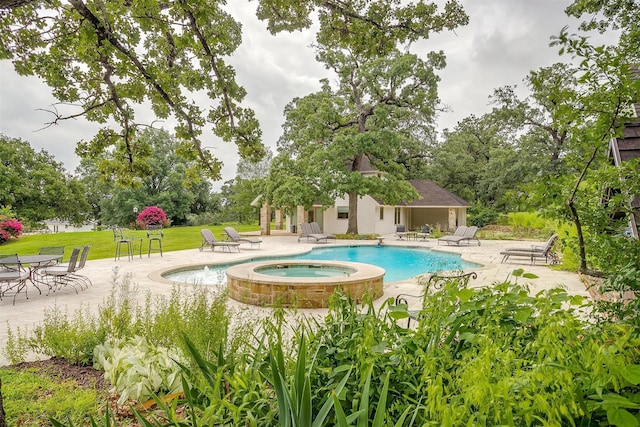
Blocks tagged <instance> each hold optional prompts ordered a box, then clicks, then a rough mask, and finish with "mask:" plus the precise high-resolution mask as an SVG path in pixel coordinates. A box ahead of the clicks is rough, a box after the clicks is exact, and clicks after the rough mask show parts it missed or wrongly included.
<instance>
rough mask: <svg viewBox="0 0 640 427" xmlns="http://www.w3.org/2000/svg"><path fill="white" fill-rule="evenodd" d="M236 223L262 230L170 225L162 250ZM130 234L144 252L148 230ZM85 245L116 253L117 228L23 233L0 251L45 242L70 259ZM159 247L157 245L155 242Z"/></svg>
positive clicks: (28, 250) (94, 251)
mask: <svg viewBox="0 0 640 427" xmlns="http://www.w3.org/2000/svg"><path fill="white" fill-rule="evenodd" d="M226 226H232V227H234V228H235V229H236V230H238V231H239V232H240V233H244V232H250V231H258V230H259V229H260V228H259V226H258V225H257V224H247V225H238V224H222V225H197V226H192V227H169V228H165V229H164V230H163V232H164V238H163V239H162V250H163V251H164V252H171V251H180V250H183V249H194V248H198V247H200V244H201V243H202V237H201V236H200V230H201V229H203V228H209V229H210V230H211V231H212V232H213V234H215V236H216V238H217V239H221V236H222V232H223V229H224V227H226ZM125 234H126V235H129V234H130V235H133V236H134V237H141V238H142V245H143V246H142V252H146V245H147V244H148V241H147V238H146V237H147V234H146V231H145V230H128V231H127V232H126V233H125ZM84 245H92V247H91V250H90V251H89V259H90V260H92V259H103V258H111V257H113V256H114V253H115V243H114V241H113V231H111V230H110V229H109V230H103V231H84V232H73V233H55V234H32V235H22V236H20V237H19V238H18V239H12V240H10V241H8V242H7V243H5V244H3V245H2V246H0V254H20V255H35V254H37V253H38V251H39V250H40V248H41V247H43V246H64V247H65V250H64V252H65V258H64V260H65V261H66V260H67V259H68V257H69V256H70V255H71V251H72V250H73V248H75V247H78V246H84ZM154 247H155V246H154Z"/></svg>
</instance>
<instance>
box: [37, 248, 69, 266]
mask: <svg viewBox="0 0 640 427" xmlns="http://www.w3.org/2000/svg"><path fill="white" fill-rule="evenodd" d="M38 255H60V257H58V258H56V259H55V260H54V261H52V262H51V264H50V265H54V264H57V263H59V262H62V258H63V257H64V246H43V247H41V248H40V250H39V251H38ZM43 267H46V265H45V266H43Z"/></svg>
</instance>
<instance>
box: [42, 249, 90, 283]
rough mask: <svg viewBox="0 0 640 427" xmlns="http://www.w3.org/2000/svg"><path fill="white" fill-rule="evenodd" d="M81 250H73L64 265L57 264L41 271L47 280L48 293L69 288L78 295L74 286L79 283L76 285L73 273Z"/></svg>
mask: <svg viewBox="0 0 640 427" xmlns="http://www.w3.org/2000/svg"><path fill="white" fill-rule="evenodd" d="M82 249H83V248H82V247H78V248H73V251H72V252H71V256H70V257H69V262H68V263H67V264H66V265H62V264H57V265H54V266H52V267H45V268H43V269H42V270H41V273H40V274H41V275H42V276H43V277H44V278H45V279H47V280H49V291H54V292H55V291H57V290H58V289H60V288H61V287H62V286H71V287H72V288H73V289H74V290H75V291H76V294H77V293H78V288H76V284H79V283H77V279H76V278H75V277H74V276H73V273H74V272H75V271H76V265H77V263H78V258H79V257H80V252H81V251H82Z"/></svg>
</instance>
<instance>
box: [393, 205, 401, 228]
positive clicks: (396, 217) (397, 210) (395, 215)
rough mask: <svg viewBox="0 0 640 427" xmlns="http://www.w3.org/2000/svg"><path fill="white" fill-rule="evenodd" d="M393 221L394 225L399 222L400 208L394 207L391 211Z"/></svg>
mask: <svg viewBox="0 0 640 427" xmlns="http://www.w3.org/2000/svg"><path fill="white" fill-rule="evenodd" d="M393 223H394V224H395V225H398V224H400V208H395V209H394V211H393Z"/></svg>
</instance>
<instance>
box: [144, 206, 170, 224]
mask: <svg viewBox="0 0 640 427" xmlns="http://www.w3.org/2000/svg"><path fill="white" fill-rule="evenodd" d="M167 222H168V221H167V214H165V213H164V211H163V210H162V209H160V208H159V207H157V206H147V207H146V208H144V209H143V210H142V212H140V213H139V214H138V218H137V219H136V223H138V225H139V226H140V227H141V228H146V227H147V225H163V226H164V225H167Z"/></svg>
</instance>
